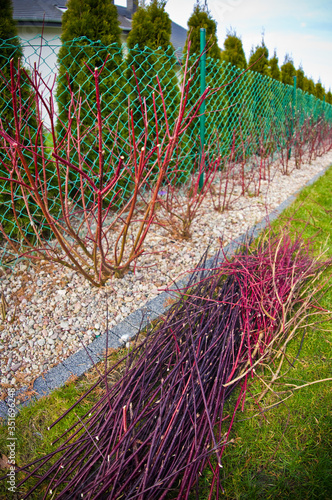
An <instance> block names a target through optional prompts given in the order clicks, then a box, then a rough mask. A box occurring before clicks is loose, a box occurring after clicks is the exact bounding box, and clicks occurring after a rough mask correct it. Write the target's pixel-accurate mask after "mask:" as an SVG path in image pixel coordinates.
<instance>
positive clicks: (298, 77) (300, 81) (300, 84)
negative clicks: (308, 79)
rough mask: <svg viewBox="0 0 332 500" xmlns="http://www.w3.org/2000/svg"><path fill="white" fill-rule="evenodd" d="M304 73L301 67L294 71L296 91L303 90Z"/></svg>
mask: <svg viewBox="0 0 332 500" xmlns="http://www.w3.org/2000/svg"><path fill="white" fill-rule="evenodd" d="M304 77H305V75H304V71H303V68H302V66H300V67H299V69H297V70H296V87H297V88H298V89H301V90H304Z"/></svg>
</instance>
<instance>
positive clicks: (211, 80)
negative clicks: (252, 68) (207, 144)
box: [183, 0, 227, 149]
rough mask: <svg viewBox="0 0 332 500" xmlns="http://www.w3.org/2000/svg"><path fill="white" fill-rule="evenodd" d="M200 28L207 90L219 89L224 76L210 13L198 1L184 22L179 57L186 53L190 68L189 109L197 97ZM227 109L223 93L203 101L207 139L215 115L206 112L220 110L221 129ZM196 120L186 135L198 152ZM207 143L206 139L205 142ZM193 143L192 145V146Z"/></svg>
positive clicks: (198, 89) (205, 5)
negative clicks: (190, 89) (203, 40)
mask: <svg viewBox="0 0 332 500" xmlns="http://www.w3.org/2000/svg"><path fill="white" fill-rule="evenodd" d="M201 28H205V40H206V46H205V48H204V51H205V57H206V85H208V86H210V87H211V88H217V87H221V86H222V84H223V83H224V81H225V80H226V76H225V72H224V71H223V67H222V66H221V50H220V48H219V47H218V40H217V23H216V21H215V20H214V19H213V18H212V16H211V13H210V11H209V10H208V8H207V4H206V2H204V3H202V2H200V1H199V0H197V1H196V3H195V5H194V9H193V12H192V14H191V16H190V17H189V19H188V31H187V39H186V43H185V46H184V50H183V57H184V58H186V57H187V54H188V53H189V56H190V60H191V64H192V74H191V77H192V78H193V79H194V83H193V86H192V89H193V92H192V94H191V98H190V102H189V105H190V106H193V105H194V104H195V102H196V101H197V99H198V98H199V95H200V74H199V65H198V64H197V62H198V59H199V57H200V56H201V43H200V38H201V31H200V30H201ZM226 107H227V103H226V99H225V91H224V89H221V90H220V91H219V92H217V93H216V94H214V95H213V96H211V97H210V98H209V100H207V101H206V105H205V112H206V121H205V123H206V131H207V136H209V135H210V134H211V133H212V127H213V125H215V123H216V120H215V115H212V116H211V119H210V111H211V110H212V109H213V110H220V115H219V116H220V120H219V123H220V126H221V127H222V125H223V114H225V112H223V110H224V109H225V108H226ZM198 129H199V119H197V120H196V121H195V122H193V124H192V126H191V128H190V130H188V134H190V140H191V142H192V143H193V144H194V147H195V149H198V147H199V146H200V144H199V133H198ZM206 139H207V141H208V140H209V138H208V137H207V138H206ZM195 143H196V144H195Z"/></svg>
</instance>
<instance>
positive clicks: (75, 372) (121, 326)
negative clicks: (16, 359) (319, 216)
mask: <svg viewBox="0 0 332 500" xmlns="http://www.w3.org/2000/svg"><path fill="white" fill-rule="evenodd" d="M329 168H330V166H328V167H326V168H324V169H323V170H322V171H321V172H319V173H318V174H316V175H315V176H314V177H313V178H312V179H310V180H309V181H308V182H307V183H306V184H304V186H302V188H301V189H299V190H298V191H296V192H295V193H294V194H293V195H291V196H289V197H288V198H287V199H286V200H285V201H283V202H282V203H281V204H280V205H279V206H278V207H277V208H275V209H274V210H273V211H272V212H271V213H270V214H269V215H268V216H267V217H265V218H264V219H263V220H262V221H261V222H259V223H258V224H256V225H255V226H254V227H253V228H252V229H251V230H250V231H249V234H250V235H251V236H252V237H254V238H256V237H257V236H258V235H259V233H260V232H261V231H262V230H263V229H265V228H266V226H267V224H268V223H269V222H271V221H273V220H274V219H276V218H277V217H278V216H279V215H280V214H281V213H282V212H283V211H284V210H285V209H286V208H287V207H289V206H290V205H291V204H292V203H293V201H294V200H295V199H296V196H297V195H298V194H299V193H300V192H301V191H302V189H304V188H305V187H307V186H310V185H311V184H313V183H314V182H316V180H317V179H319V177H321V176H322V175H324V174H325V172H326V171H327V170H328V169H329ZM244 236H245V235H243V234H242V235H240V236H238V237H237V238H236V239H235V240H233V241H232V242H231V243H229V244H228V245H226V246H225V247H224V252H225V253H226V254H227V255H229V256H230V255H233V254H234V253H235V251H236V249H237V248H238V246H239V244H241V242H243V238H244ZM220 260H223V258H222V257H221V258H220ZM212 263H214V264H215V257H211V258H210V259H208V260H207V262H206V267H207V268H208V267H210V266H211V265H212ZM188 279H189V277H185V278H183V279H181V280H179V281H178V282H176V283H175V285H174V286H175V287H176V288H182V287H184V286H185V285H186V283H187V282H188ZM170 297H171V292H162V293H160V294H159V295H158V296H157V297H155V298H154V299H151V300H149V301H148V302H147V303H146V304H145V305H144V306H143V307H141V308H140V309H138V310H137V311H134V312H133V313H132V314H130V315H129V316H127V318H125V319H124V320H123V321H121V322H120V323H118V324H117V325H115V326H114V327H113V328H112V329H111V330H110V331H109V333H108V348H118V347H120V346H121V345H123V343H124V342H126V341H127V340H129V339H131V338H132V337H134V336H135V335H136V334H137V333H138V331H139V330H140V329H142V328H144V327H145V326H146V325H147V324H148V323H150V322H151V321H153V320H154V319H156V318H158V317H160V316H162V315H163V314H164V313H165V312H166V311H167V309H168V308H169V307H170V306H169V305H167V301H168V300H169V298H170ZM106 341H107V335H106V332H105V333H103V334H102V335H100V336H99V337H98V338H96V339H95V340H93V341H92V342H91V344H89V345H88V346H86V347H85V348H82V349H81V350H79V351H77V352H76V353H74V354H72V355H71V356H69V357H68V358H67V359H65V360H64V361H62V363H60V364H58V365H56V366H54V367H53V368H51V369H50V370H49V371H48V372H47V373H45V374H43V375H40V376H39V377H38V378H36V380H35V381H34V383H33V388H32V391H33V393H34V394H33V396H32V397H31V398H27V399H26V401H24V402H23V403H21V404H20V405H18V406H17V410H18V411H19V409H20V408H22V407H23V406H27V405H29V404H32V403H33V402H34V401H36V400H38V399H40V398H41V397H43V396H46V395H48V394H50V393H51V392H52V391H53V390H55V389H58V388H60V387H62V386H63V385H64V384H65V383H66V382H67V381H68V380H69V379H70V377H72V376H77V377H79V376H81V375H83V374H84V373H86V372H87V371H88V370H90V368H92V367H93V365H94V364H95V363H98V362H99V361H101V360H102V359H103V356H104V354H105V351H106ZM27 389H28V388H27V387H22V388H21V389H19V390H18V391H16V392H15V396H14V399H16V398H17V397H18V396H19V395H21V394H24V392H25V391H27ZM7 399H8V398H6V399H5V400H4V401H0V418H4V419H6V417H7V415H8V406H7Z"/></svg>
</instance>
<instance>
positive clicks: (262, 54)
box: [248, 39, 269, 76]
mask: <svg viewBox="0 0 332 500" xmlns="http://www.w3.org/2000/svg"><path fill="white" fill-rule="evenodd" d="M256 61H257V62H256ZM252 65H253V66H252ZM248 66H249V67H250V70H251V71H255V72H256V73H260V74H261V75H264V76H266V75H268V74H269V51H268V49H267V47H266V45H265V43H264V39H263V40H262V43H261V45H257V46H256V48H255V49H254V48H252V49H251V53H250V58H249V63H248Z"/></svg>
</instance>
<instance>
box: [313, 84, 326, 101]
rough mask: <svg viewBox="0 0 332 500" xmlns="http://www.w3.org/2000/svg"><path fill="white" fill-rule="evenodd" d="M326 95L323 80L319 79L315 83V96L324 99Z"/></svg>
mask: <svg viewBox="0 0 332 500" xmlns="http://www.w3.org/2000/svg"><path fill="white" fill-rule="evenodd" d="M324 95H325V90H324V87H323V85H322V82H321V81H320V80H318V82H317V83H316V85H315V96H316V97H317V99H320V100H321V101H322V100H323V99H324Z"/></svg>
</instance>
